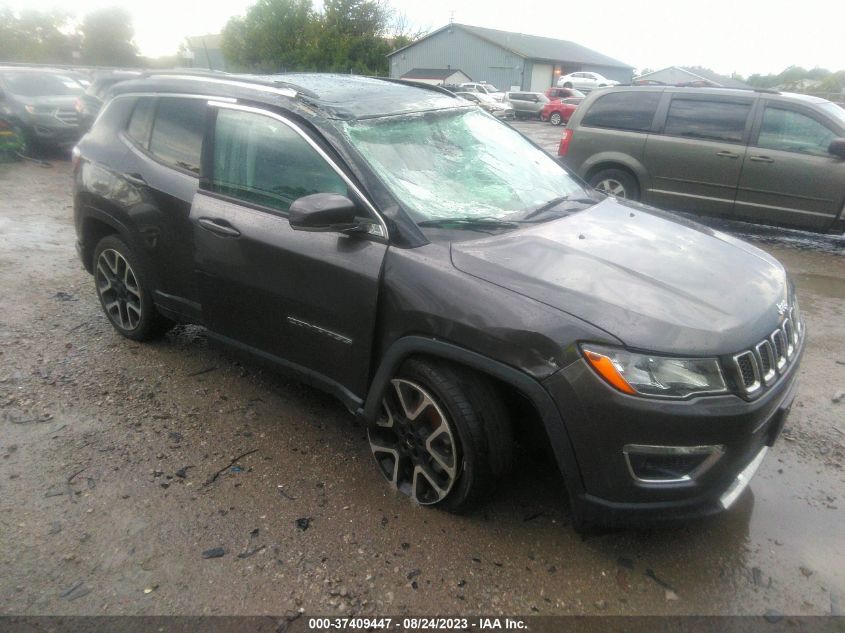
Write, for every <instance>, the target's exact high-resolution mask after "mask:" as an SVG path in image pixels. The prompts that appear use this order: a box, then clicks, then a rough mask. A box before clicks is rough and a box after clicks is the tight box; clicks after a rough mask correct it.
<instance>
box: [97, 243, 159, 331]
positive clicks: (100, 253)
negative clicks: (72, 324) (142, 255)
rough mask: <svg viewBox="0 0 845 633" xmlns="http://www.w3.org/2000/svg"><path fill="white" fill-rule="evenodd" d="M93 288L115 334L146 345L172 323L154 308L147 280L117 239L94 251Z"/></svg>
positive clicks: (127, 248) (99, 245)
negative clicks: (115, 331) (144, 342)
mask: <svg viewBox="0 0 845 633" xmlns="http://www.w3.org/2000/svg"><path fill="white" fill-rule="evenodd" d="M93 271H94V285H95V288H96V290H97V297H99V299H100V305H101V306H102V308H103V312H105V314H106V317H108V319H109V322H110V323H111V325H112V327H113V328H114V329H115V330H117V332H118V334H120V335H121V336H125V337H126V338H129V339H132V340H134V341H147V340H150V339H153V338H156V337H158V336H160V335H162V334H164V332H166V331H167V329H168V326H169V325H171V323H170V322H169V321H168V320H167V319H165V318H164V317H162V316H161V315H160V314H159V313H158V311H157V310H156V307H155V305H154V304H153V297H152V290H151V287H150V286H149V277H148V275H147V274H146V271H145V269H144V267H143V265H142V263H141V261H140V259H139V258H138V257H137V256H136V255H135V253H134V252H133V251H132V249H130V248H129V247H128V246H127V245H126V243H125V242H124V241H123V240H121V239H120V238H119V237H117V236H116V235H108V236H106V237H104V238H103V239H102V240H100V242H99V243H98V244H97V246H96V248H95V249H94V262H93Z"/></svg>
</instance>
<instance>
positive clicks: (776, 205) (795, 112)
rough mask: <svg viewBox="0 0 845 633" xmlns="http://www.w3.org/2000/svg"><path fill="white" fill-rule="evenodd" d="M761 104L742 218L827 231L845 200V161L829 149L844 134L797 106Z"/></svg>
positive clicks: (740, 203)
mask: <svg viewBox="0 0 845 633" xmlns="http://www.w3.org/2000/svg"><path fill="white" fill-rule="evenodd" d="M762 104H764V107H763V108H762V109H761V112H760V113H759V116H758V117H757V118H758V123H757V124H756V125H755V130H754V135H753V139H752V142H751V144H750V145H749V148H748V156H747V157H746V159H745V165H744V166H743V169H742V176H741V178H740V183H739V191H738V193H737V200H736V212H737V215H739V216H740V217H745V218H748V219H751V220H756V221H763V222H774V223H776V224H788V225H791V226H798V227H802V228H808V229H814V230H824V229H826V228H827V227H828V226H830V224H831V223H832V222H833V221H834V220H835V219H836V217H837V216H838V215H839V212H840V210H841V209H842V206H843V201H845V161H843V160H842V159H840V158H838V157H836V156H833V155H831V154H829V153H828V151H827V148H828V146H829V145H830V142H831V141H832V140H833V139H834V138H837V137H839V136H843V134H845V132H842V131H837V130H836V129H834V126H833V124H832V123H831V122H830V121H826V120H825V119H824V118H822V117H821V116H819V115H818V114H817V113H815V112H813V111H812V110H810V109H809V108H804V107H802V106H800V105H798V104H791V103H784V102H782V101H774V100H769V99H766V100H764V101H763V102H762Z"/></svg>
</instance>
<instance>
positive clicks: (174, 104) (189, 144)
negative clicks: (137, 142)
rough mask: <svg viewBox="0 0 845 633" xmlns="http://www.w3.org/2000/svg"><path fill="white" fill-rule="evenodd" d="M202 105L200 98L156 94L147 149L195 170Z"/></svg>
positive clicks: (203, 125)
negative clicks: (155, 105)
mask: <svg viewBox="0 0 845 633" xmlns="http://www.w3.org/2000/svg"><path fill="white" fill-rule="evenodd" d="M206 109H207V106H206V102H205V101H204V100H202V99H182V98H179V97H159V99H158V107H157V108H156V114H155V122H154V123H153V133H152V137H151V138H150V152H151V153H152V154H153V155H154V156H156V157H157V158H159V159H160V160H161V161H163V162H165V163H167V164H169V165H173V166H174V167H179V168H180V169H185V170H187V171H190V172H193V173H195V174H199V173H200V152H201V150H202V137H203V133H204V132H205V113H206Z"/></svg>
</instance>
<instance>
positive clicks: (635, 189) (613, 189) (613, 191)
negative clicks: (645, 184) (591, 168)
mask: <svg viewBox="0 0 845 633" xmlns="http://www.w3.org/2000/svg"><path fill="white" fill-rule="evenodd" d="M590 186H591V187H593V189H595V190H596V191H601V192H602V193H606V194H607V195H609V196H614V197H616V198H626V199H628V200H639V199H640V187H639V184H638V183H637V179H636V178H634V176H632V175H631V174H630V173H628V172H627V171H624V170H622V169H602V170H601V171H598V172H596V173H595V174H593V176H592V177H591V178H590Z"/></svg>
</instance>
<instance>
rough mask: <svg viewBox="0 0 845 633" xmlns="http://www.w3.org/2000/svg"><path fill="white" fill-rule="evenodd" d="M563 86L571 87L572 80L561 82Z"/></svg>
mask: <svg viewBox="0 0 845 633" xmlns="http://www.w3.org/2000/svg"><path fill="white" fill-rule="evenodd" d="M563 87H564V88H571V87H572V82H571V81H567V82H566V83H565V84H563Z"/></svg>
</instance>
